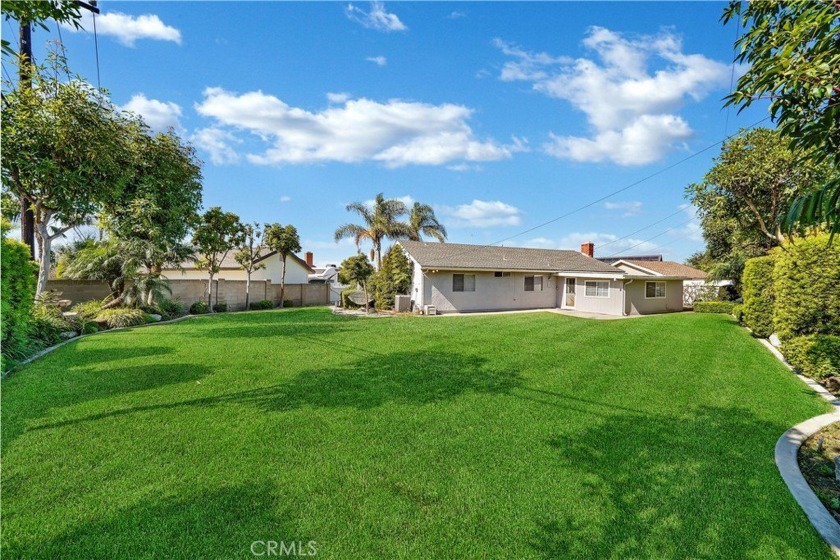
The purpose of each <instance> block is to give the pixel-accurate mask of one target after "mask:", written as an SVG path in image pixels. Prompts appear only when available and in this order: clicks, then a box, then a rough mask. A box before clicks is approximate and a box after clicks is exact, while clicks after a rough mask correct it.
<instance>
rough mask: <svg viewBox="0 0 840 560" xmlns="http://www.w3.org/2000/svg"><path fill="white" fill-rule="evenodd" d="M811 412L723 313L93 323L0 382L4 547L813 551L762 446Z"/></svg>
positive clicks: (55, 551) (441, 553) (311, 314)
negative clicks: (100, 330)
mask: <svg viewBox="0 0 840 560" xmlns="http://www.w3.org/2000/svg"><path fill="white" fill-rule="evenodd" d="M828 409H829V406H828V405H827V404H826V403H824V402H823V401H822V400H820V399H819V398H818V397H816V396H814V395H813V394H811V393H810V392H809V390H808V389H807V388H806V387H805V386H804V385H803V384H802V383H800V382H799V381H798V380H796V379H795V378H794V377H793V376H792V375H791V374H790V373H789V372H788V371H787V370H785V369H784V368H783V367H782V366H781V365H780V364H779V363H778V362H777V361H776V360H775V358H773V357H772V356H771V355H770V353H769V352H767V351H766V350H765V349H764V348H762V347H761V346H760V345H759V344H758V343H757V342H756V341H754V340H752V339H751V338H750V336H749V335H748V333H747V332H746V331H745V330H744V329H741V328H740V327H738V326H736V325H735V324H734V323H733V322H732V321H731V319H729V318H728V317H724V316H721V315H691V314H679V315H668V316H657V317H647V318H643V319H633V320H627V321H592V320H585V319H575V318H569V317H564V316H559V315H556V314H549V313H540V314H519V315H499V316H474V317H451V318H446V317H441V318H392V319H364V318H349V317H338V316H333V315H331V314H330V313H329V312H328V311H326V310H324V309H308V310H288V311H266V312H253V313H247V314H242V313H240V314H228V315H220V316H215V317H200V318H195V319H191V320H189V321H184V322H181V323H176V324H172V325H161V326H155V327H150V328H140V329H135V330H132V331H120V332H114V333H108V334H104V335H97V336H94V337H90V338H86V339H83V340H80V341H78V342H75V343H71V344H69V345H67V346H65V347H64V348H62V349H60V350H58V351H56V352H54V353H52V354H49V355H48V356H46V357H44V358H42V359H41V360H38V361H37V362H35V363H33V364H31V365H29V366H27V367H24V368H23V369H21V370H19V371H17V372H15V373H14V374H13V375H12V376H11V377H9V378H8V379H6V380H5V381H3V395H2V454H3V473H2V515H3V519H2V522H3V525H2V529H3V531H2V538H3V541H2V555H3V558H4V560H5V559H7V558H50V559H53V558H103V559H104V558H107V559H112V558H128V557H131V558H191V559H194V558H253V556H252V555H251V552H250V551H249V548H250V546H251V543H252V542H253V541H255V540H274V541H285V542H287V543H288V542H290V541H303V542H304V543H306V542H307V541H309V540H314V541H316V542H317V550H318V556H317V557H320V558H395V557H399V558H434V557H444V558H513V557H516V558H531V557H535V558H563V557H573V558H621V559H624V558H802V559H808V560H812V559H815V558H830V557H831V556H830V554H829V550H828V547H827V546H825V545H824V544H823V542H822V541H821V540H820V538H819V537H818V535H817V534H816V532H815V531H814V530H813V529H812V528H811V526H810V525H809V524H808V522H807V520H806V518H805V516H804V514H803V513H802V512H801V511H800V509H799V508H798V506H797V505H796V503H795V501H794V500H793V498H792V497H791V496H790V494H789V493H788V490H787V488H786V487H785V485H784V483H783V482H782V480H781V478H780V477H779V474H778V472H777V470H776V466H775V464H774V462H773V447H774V445H775V443H776V439H777V438H778V437H779V436H780V435H781V434H782V432H784V431H785V430H786V429H788V428H789V427H791V426H792V425H794V424H796V423H797V422H800V421H801V420H803V419H805V418H808V417H811V416H814V415H816V414H820V413H823V412H826V411H827V410H828Z"/></svg>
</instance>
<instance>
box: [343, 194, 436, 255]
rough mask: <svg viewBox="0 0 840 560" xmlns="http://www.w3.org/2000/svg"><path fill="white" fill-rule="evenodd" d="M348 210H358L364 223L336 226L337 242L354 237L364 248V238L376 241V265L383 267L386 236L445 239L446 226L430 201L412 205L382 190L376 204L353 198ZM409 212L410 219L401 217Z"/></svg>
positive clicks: (359, 246)
mask: <svg viewBox="0 0 840 560" xmlns="http://www.w3.org/2000/svg"><path fill="white" fill-rule="evenodd" d="M347 211H348V212H355V213H356V214H358V215H359V216H360V217H361V218H362V222H363V223H361V224H344V225H343V226H341V227H339V228H338V229H337V230H335V240H336V242H338V241H340V240H342V239H346V238H348V237H351V238H353V240H354V241H355V242H356V247H357V248H359V249H361V245H362V243H363V242H365V241H370V243H371V244H372V245H373V249H372V250H371V260H373V258H374V256H375V257H376V267H377V268H382V241H383V240H385V239H391V240H392V241H398V240H400V239H409V240H411V241H421V240H422V236H424V235H425V236H426V237H432V238H434V239H437V240H438V241H440V242H441V243H443V242H445V241H446V228H445V227H444V226H443V224H441V223H440V222H439V221H438V219H437V217H436V216H435V211H434V210H433V209H432V207H431V206H429V205H428V204H421V203H419V202H415V203H414V205H413V206H412V207H411V209H409V208H408V206H406V204H405V203H404V202H402V201H401V200H397V199H395V198H390V199H388V198H385V197H384V196H383V194H382V193H379V194H378V195H376V198H375V199H374V200H373V204H365V203H363V202H353V203H351V204H348V205H347ZM406 216H407V217H408V221H402V220H401V218H403V217H406Z"/></svg>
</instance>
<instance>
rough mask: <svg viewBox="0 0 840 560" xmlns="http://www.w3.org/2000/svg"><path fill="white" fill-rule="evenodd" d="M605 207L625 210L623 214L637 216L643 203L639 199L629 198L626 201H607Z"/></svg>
mask: <svg viewBox="0 0 840 560" xmlns="http://www.w3.org/2000/svg"><path fill="white" fill-rule="evenodd" d="M604 208H606V209H607V210H624V213H623V214H622V215H623V216H636V215H638V214H639V213H640V212H641V211H642V203H641V202H639V201H638V200H628V201H625V202H609V201H607V202H605V203H604Z"/></svg>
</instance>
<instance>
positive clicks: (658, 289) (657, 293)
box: [645, 282, 665, 299]
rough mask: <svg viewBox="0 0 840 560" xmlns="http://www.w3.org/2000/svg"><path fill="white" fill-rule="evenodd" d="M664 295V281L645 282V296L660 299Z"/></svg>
mask: <svg viewBox="0 0 840 560" xmlns="http://www.w3.org/2000/svg"><path fill="white" fill-rule="evenodd" d="M664 297H665V282H645V298H647V299H661V298H664Z"/></svg>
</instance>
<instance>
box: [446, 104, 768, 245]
mask: <svg viewBox="0 0 840 560" xmlns="http://www.w3.org/2000/svg"><path fill="white" fill-rule="evenodd" d="M769 119H770V116H769V115H768V116H766V117H764V118H763V119H761V120H758V121H756V122H754V123H753V124H751V125H749V126H748V127H746V128H747V129H750V128H755V127H756V126H758V125H760V124H761V123H763V122H764V121H767V120H769ZM735 136H737V133H736V134H732V135H730V136H725V137H724V138H723V139H722V140H718V141H717V142H715V143H714V144H709V145H708V146H706V147H705V148H703V149H701V150H699V151H696V152H694V153H693V154H690V155H688V156H686V157H684V158H682V159H680V160H678V161H676V162H674V163H672V164H671V165H668V166H666V167H663V168H662V169H659V170H657V171H654V172H653V173H651V174H650V175H646V176H645V177H642V178H641V179H638V180H637V181H633V182H632V183H630V184H629V185H627V186H624V187H621V188H620V189H616V190H614V191H612V192H611V193H609V194H606V195H604V196H602V197H600V198H597V199H595V200H593V201H591V202H588V203H586V204H584V205H583V206H579V207H577V208H575V209H574V210H570V211H568V212H566V213H564V214H561V215H559V216H557V217H556V218H552V219H550V220H548V221H545V222H542V223H541V224H537V225H535V226H533V227H530V228H528V229H525V230H522V231H520V232H519V233H516V234H514V235H511V236H508V237H505V238H504V239H500V240H499V241H495V242H493V243H490V244H488V245H483V247H488V246H493V245H499V244H501V243H504V242H505V241H510V240H511V239H516V238H517V237H519V236H522V235H525V234H526V233H531V232H532V231H535V230H538V229H540V228H543V227H545V226H547V225H551V224H553V223H555V222H559V221H560V220H562V219H564V218H568V217H569V216H571V215H573V214H577V213H578V212H580V211H581V210H586V209H587V208H591V207H592V206H595V205H596V204H599V203H601V202H603V201H605V200H607V199H609V198H612V197H614V196H615V195H617V194H619V193H622V192H624V191H626V190H629V189H632V188H633V187H636V186H638V185H640V184H642V183H644V182H645V181H648V180H650V179H653V178H654V177H656V176H658V175H662V174H663V173H665V172H666V171H670V170H671V169H673V168H675V167H677V166H678V165H682V164H683V163H685V162H687V161H689V160H691V159H694V158H696V157H697V156H699V155H701V154H704V153H706V152H708V151H709V150H711V149H712V148H716V147H717V146H720V145H721V144H723V143H724V142H726V141H727V140H729V139H730V138H733V137H735ZM471 251H472V249H466V250H464V251H461V252H460V253H453V254H452V255H449V258H454V257H458V256H460V255H465V254H467V253H470V252H471Z"/></svg>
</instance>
